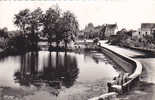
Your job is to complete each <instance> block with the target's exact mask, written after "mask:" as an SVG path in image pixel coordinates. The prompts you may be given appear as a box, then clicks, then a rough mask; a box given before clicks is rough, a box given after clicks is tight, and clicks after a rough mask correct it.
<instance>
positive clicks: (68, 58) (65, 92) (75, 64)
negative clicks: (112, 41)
mask: <svg viewBox="0 0 155 100" xmlns="http://www.w3.org/2000/svg"><path fill="white" fill-rule="evenodd" d="M118 73H119V72H118V70H116V69H115V67H114V65H113V64H112V63H110V61H109V59H108V58H107V57H106V56H105V55H104V54H102V53H99V52H96V51H92V52H83V53H74V52H67V53H64V52H48V51H39V52H28V53H26V54H23V55H20V56H8V57H6V58H3V59H1V60H0V87H11V88H22V89H23V88H24V89H29V88H31V90H37V94H36V98H37V100H42V99H41V97H43V94H44V95H45V94H46V95H48V96H46V97H47V98H46V99H47V100H48V97H50V96H49V95H51V94H52V95H54V96H55V97H59V98H60V100H61V99H62V98H63V100H65V98H64V97H66V98H68V96H70V95H72V94H79V93H84V92H85V93H86V91H87V93H88V90H89V89H90V88H92V87H93V86H94V85H95V86H94V87H96V85H98V84H99V83H102V85H101V84H100V86H101V87H102V88H104V89H106V85H105V84H106V82H107V81H110V80H112V78H113V77H114V76H117V75H118ZM103 84H104V86H103ZM32 88H33V89H32ZM98 88H100V87H98ZM52 89H53V90H55V91H54V92H51V90H52ZM95 89H96V88H95ZM49 91H50V92H49ZM95 91H96V90H95ZM104 91H105V90H104ZM35 92H36V91H35ZM90 92H92V91H90ZM85 93H84V94H85ZM34 94H35V93H34ZM34 94H33V95H34ZM38 94H40V95H38ZM81 95H82V94H81ZM85 95H86V94H85ZM87 95H88V94H87ZM91 95H94V94H91ZM31 98H32V96H31ZM36 98H35V96H34V98H33V99H32V100H35V99H36ZM38 98H40V99H38ZM50 98H51V97H50ZM50 98H49V100H51V99H50ZM58 100H59V99H58ZM66 100H68V99H66Z"/></svg>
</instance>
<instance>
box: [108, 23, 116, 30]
mask: <svg viewBox="0 0 155 100" xmlns="http://www.w3.org/2000/svg"><path fill="white" fill-rule="evenodd" d="M106 27H107V28H108V29H114V28H116V27H117V24H107V25H106Z"/></svg>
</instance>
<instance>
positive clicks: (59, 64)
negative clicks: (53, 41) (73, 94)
mask: <svg viewBox="0 0 155 100" xmlns="http://www.w3.org/2000/svg"><path fill="white" fill-rule="evenodd" d="M54 54H55V53H51V52H50V53H49V54H48V55H47V57H41V56H38V55H39V53H38V52H30V53H27V54H25V55H23V56H21V67H20V69H18V70H17V71H16V72H15V80H16V82H18V83H19V84H20V85H24V86H30V85H35V86H37V87H39V86H41V84H42V83H45V84H46V85H49V86H51V87H53V88H56V89H59V88H61V87H62V86H65V87H66V88H69V87H71V86H72V85H73V84H74V82H75V80H76V79H77V77H78V74H79V69H78V66H77V60H76V57H75V56H73V55H71V54H67V53H65V54H64V53H61V54H60V53H59V52H57V53H56V54H55V55H54ZM39 59H41V60H43V63H42V64H41V67H42V69H41V70H39V68H38V64H39V62H38V61H39Z"/></svg>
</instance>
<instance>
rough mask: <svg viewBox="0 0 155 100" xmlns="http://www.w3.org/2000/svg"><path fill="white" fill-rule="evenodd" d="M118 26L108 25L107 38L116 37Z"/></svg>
mask: <svg viewBox="0 0 155 100" xmlns="http://www.w3.org/2000/svg"><path fill="white" fill-rule="evenodd" d="M116 29H117V24H106V29H105V37H109V36H111V35H116Z"/></svg>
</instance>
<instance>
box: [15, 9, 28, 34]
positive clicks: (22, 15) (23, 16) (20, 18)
mask: <svg viewBox="0 0 155 100" xmlns="http://www.w3.org/2000/svg"><path fill="white" fill-rule="evenodd" d="M29 17H30V10H29V9H24V10H22V11H20V12H19V13H18V14H16V15H15V17H14V24H15V25H16V26H17V27H18V28H19V29H20V30H21V31H22V32H23V33H24V34H26V29H27V27H28V23H29V22H28V21H29Z"/></svg>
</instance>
